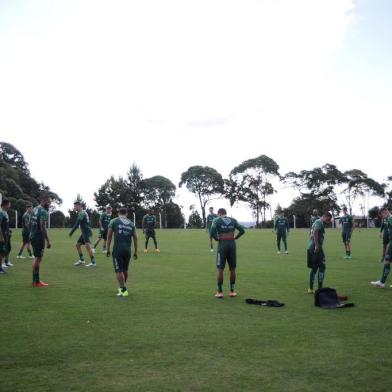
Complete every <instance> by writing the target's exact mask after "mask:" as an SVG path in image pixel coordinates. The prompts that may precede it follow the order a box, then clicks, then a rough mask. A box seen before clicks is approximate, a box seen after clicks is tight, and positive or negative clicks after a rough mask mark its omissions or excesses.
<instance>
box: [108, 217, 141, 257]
mask: <svg viewBox="0 0 392 392" xmlns="http://www.w3.org/2000/svg"><path fill="white" fill-rule="evenodd" d="M109 229H112V230H113V235H114V245H113V253H116V252H118V251H121V250H127V251H129V250H130V248H131V245H132V236H133V235H134V234H135V231H136V227H135V225H134V224H133V222H132V221H130V220H129V219H128V218H125V217H118V218H114V219H112V220H111V221H110V223H109Z"/></svg>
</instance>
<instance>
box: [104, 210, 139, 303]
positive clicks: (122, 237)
mask: <svg viewBox="0 0 392 392" xmlns="http://www.w3.org/2000/svg"><path fill="white" fill-rule="evenodd" d="M112 236H114V245H113V253H112V256H113V266H114V271H115V272H116V275H117V280H118V283H119V286H120V287H119V289H118V293H117V296H119V297H127V296H128V290H127V287H126V283H127V279H128V268H129V262H130V260H131V246H132V239H133V243H134V248H135V249H134V252H133V259H134V260H136V259H137V245H138V244H137V235H136V227H135V225H134V224H133V222H132V221H130V220H129V219H128V218H127V209H126V208H120V210H119V213H118V218H115V219H112V220H111V221H110V223H109V230H108V238H107V247H106V249H107V251H106V256H107V257H109V256H110V244H111V242H112Z"/></svg>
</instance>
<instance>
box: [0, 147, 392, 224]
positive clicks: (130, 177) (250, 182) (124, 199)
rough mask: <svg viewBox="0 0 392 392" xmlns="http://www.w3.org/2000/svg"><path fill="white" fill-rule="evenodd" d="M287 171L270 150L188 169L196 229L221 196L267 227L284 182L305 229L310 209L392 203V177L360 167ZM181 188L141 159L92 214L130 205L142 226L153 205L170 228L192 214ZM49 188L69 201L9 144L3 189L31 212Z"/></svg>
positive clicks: (99, 198)
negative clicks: (225, 167) (145, 170)
mask: <svg viewBox="0 0 392 392" xmlns="http://www.w3.org/2000/svg"><path fill="white" fill-rule="evenodd" d="M279 170H280V168H279V165H278V163H277V162H276V161H275V160H274V159H272V158H270V157H268V156H266V155H260V156H258V157H256V158H252V159H248V160H245V161H244V162H242V163H239V164H238V165H237V166H235V167H234V168H233V169H232V170H231V171H230V173H229V175H228V177H227V178H223V176H222V175H221V174H220V173H219V172H218V171H217V170H216V169H214V168H212V167H209V166H199V165H195V166H191V167H189V168H188V169H187V170H186V171H184V172H183V173H182V174H181V179H180V182H179V184H178V187H183V186H184V187H185V188H186V189H187V190H188V191H189V192H191V193H192V194H194V196H195V197H196V199H197V201H198V205H199V208H200V211H201V216H200V214H199V211H198V209H197V208H195V206H191V209H192V213H191V215H190V218H189V221H188V226H189V227H205V226H206V209H207V206H208V204H209V203H210V202H211V201H212V200H214V199H226V200H227V201H228V202H229V203H230V205H231V206H233V205H235V204H236V203H243V204H245V205H247V206H248V207H249V208H250V209H251V211H252V213H253V215H254V218H255V220H256V227H267V225H268V222H267V221H268V220H267V213H268V212H269V213H270V214H271V215H272V211H271V207H272V206H271V197H272V195H273V194H274V193H276V192H277V190H276V189H277V186H278V184H284V185H285V186H287V187H290V188H292V189H295V190H296V191H297V196H296V197H295V198H294V199H293V201H292V203H291V205H290V206H289V207H288V208H287V209H286V213H287V214H288V215H289V216H293V215H295V216H296V219H297V222H296V223H297V227H306V226H308V224H309V216H310V213H311V211H312V210H313V209H315V208H316V209H318V210H319V211H324V210H328V211H330V212H331V213H332V214H333V215H338V214H339V212H340V209H341V204H345V205H347V207H348V208H349V210H350V213H351V212H352V209H353V207H354V205H355V204H356V203H358V201H360V202H361V209H362V212H363V215H364V216H365V215H368V213H369V216H370V217H375V216H376V215H377V207H373V208H372V209H371V210H370V211H369V212H368V211H364V206H365V198H367V197H368V196H378V197H380V198H383V199H384V205H385V206H387V207H392V190H391V184H392V176H391V177H389V178H388V179H387V181H386V183H379V182H377V181H376V180H374V179H372V178H370V177H369V176H368V175H367V174H366V173H365V172H363V171H361V170H359V169H352V170H347V171H341V170H339V169H338V168H337V167H336V166H335V165H333V164H330V163H326V164H325V165H323V166H321V167H315V168H313V169H309V170H301V171H300V172H298V173H296V172H289V173H285V174H281V173H280V171H279ZM176 190H177V187H176V185H175V184H174V183H173V182H172V181H171V180H170V179H168V178H166V177H164V176H161V175H155V176H153V177H149V178H144V177H143V174H142V172H141V170H140V168H139V167H138V166H137V165H136V164H135V163H134V164H132V165H131V166H130V168H129V170H128V172H127V175H126V176H125V177H122V176H119V177H114V176H111V177H110V178H108V179H107V180H106V181H105V182H104V183H103V184H102V185H101V186H99V188H98V189H97V191H96V192H95V193H94V200H95V203H96V208H89V209H88V212H89V214H90V217H91V218H92V223H93V225H94V226H95V224H97V222H98V218H99V213H98V211H103V210H104V209H105V207H106V206H107V205H108V204H110V205H111V206H112V207H113V209H114V213H116V211H117V210H118V209H119V208H120V207H123V206H125V207H128V208H129V209H130V211H131V213H134V214H135V217H136V224H137V225H139V226H140V224H141V220H142V217H143V216H144V214H145V213H146V212H147V211H148V210H150V209H151V210H153V211H154V213H155V214H160V216H161V217H162V222H161V223H162V227H165V228H177V227H182V226H183V225H184V216H183V214H182V212H181V206H179V205H178V204H177V203H175V202H174V199H175V196H176ZM42 192H49V193H50V194H51V196H52V198H53V199H54V201H55V203H56V204H57V205H60V204H61V202H62V200H61V199H60V197H59V196H58V195H57V194H56V193H54V192H52V191H51V190H50V189H49V187H47V186H46V185H45V184H43V183H38V182H37V181H35V180H34V179H33V178H32V177H31V175H30V172H29V169H28V164H27V163H26V161H25V160H24V157H23V155H22V154H21V152H20V151H19V150H17V149H16V148H15V147H14V146H12V145H11V144H9V143H4V142H1V143H0V193H2V194H3V196H4V197H7V198H9V199H10V200H11V202H12V205H13V208H15V209H17V210H18V212H20V213H23V212H24V210H25V207H26V205H28V204H36V202H37V200H38V198H39V195H40V194H41V193H42ZM78 197H79V198H80V196H78ZM87 208H88V207H87ZM97 210H98V211H97ZM61 215H62V216H61ZM74 219H75V216H74V213H73V211H72V210H69V217H65V216H64V214H62V213H61V211H56V212H55V213H54V214H52V221H54V222H53V223H54V227H55V226H57V225H58V226H61V225H62V226H64V225H65V224H72V221H73V220H74ZM55 222H56V223H55Z"/></svg>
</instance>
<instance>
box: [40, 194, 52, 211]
mask: <svg viewBox="0 0 392 392" xmlns="http://www.w3.org/2000/svg"><path fill="white" fill-rule="evenodd" d="M39 201H40V202H41V206H42V207H44V208H46V209H48V208H49V207H50V205H51V203H52V198H51V197H50V196H49V195H42V196H41V197H40V199H39Z"/></svg>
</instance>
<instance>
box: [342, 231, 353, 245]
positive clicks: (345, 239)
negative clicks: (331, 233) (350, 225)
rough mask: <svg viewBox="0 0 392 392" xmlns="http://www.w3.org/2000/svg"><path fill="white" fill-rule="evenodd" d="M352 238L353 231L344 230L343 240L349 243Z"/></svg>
mask: <svg viewBox="0 0 392 392" xmlns="http://www.w3.org/2000/svg"><path fill="white" fill-rule="evenodd" d="M350 240H351V233H347V232H345V231H343V232H342V241H343V243H345V244H346V243H349V242H350Z"/></svg>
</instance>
